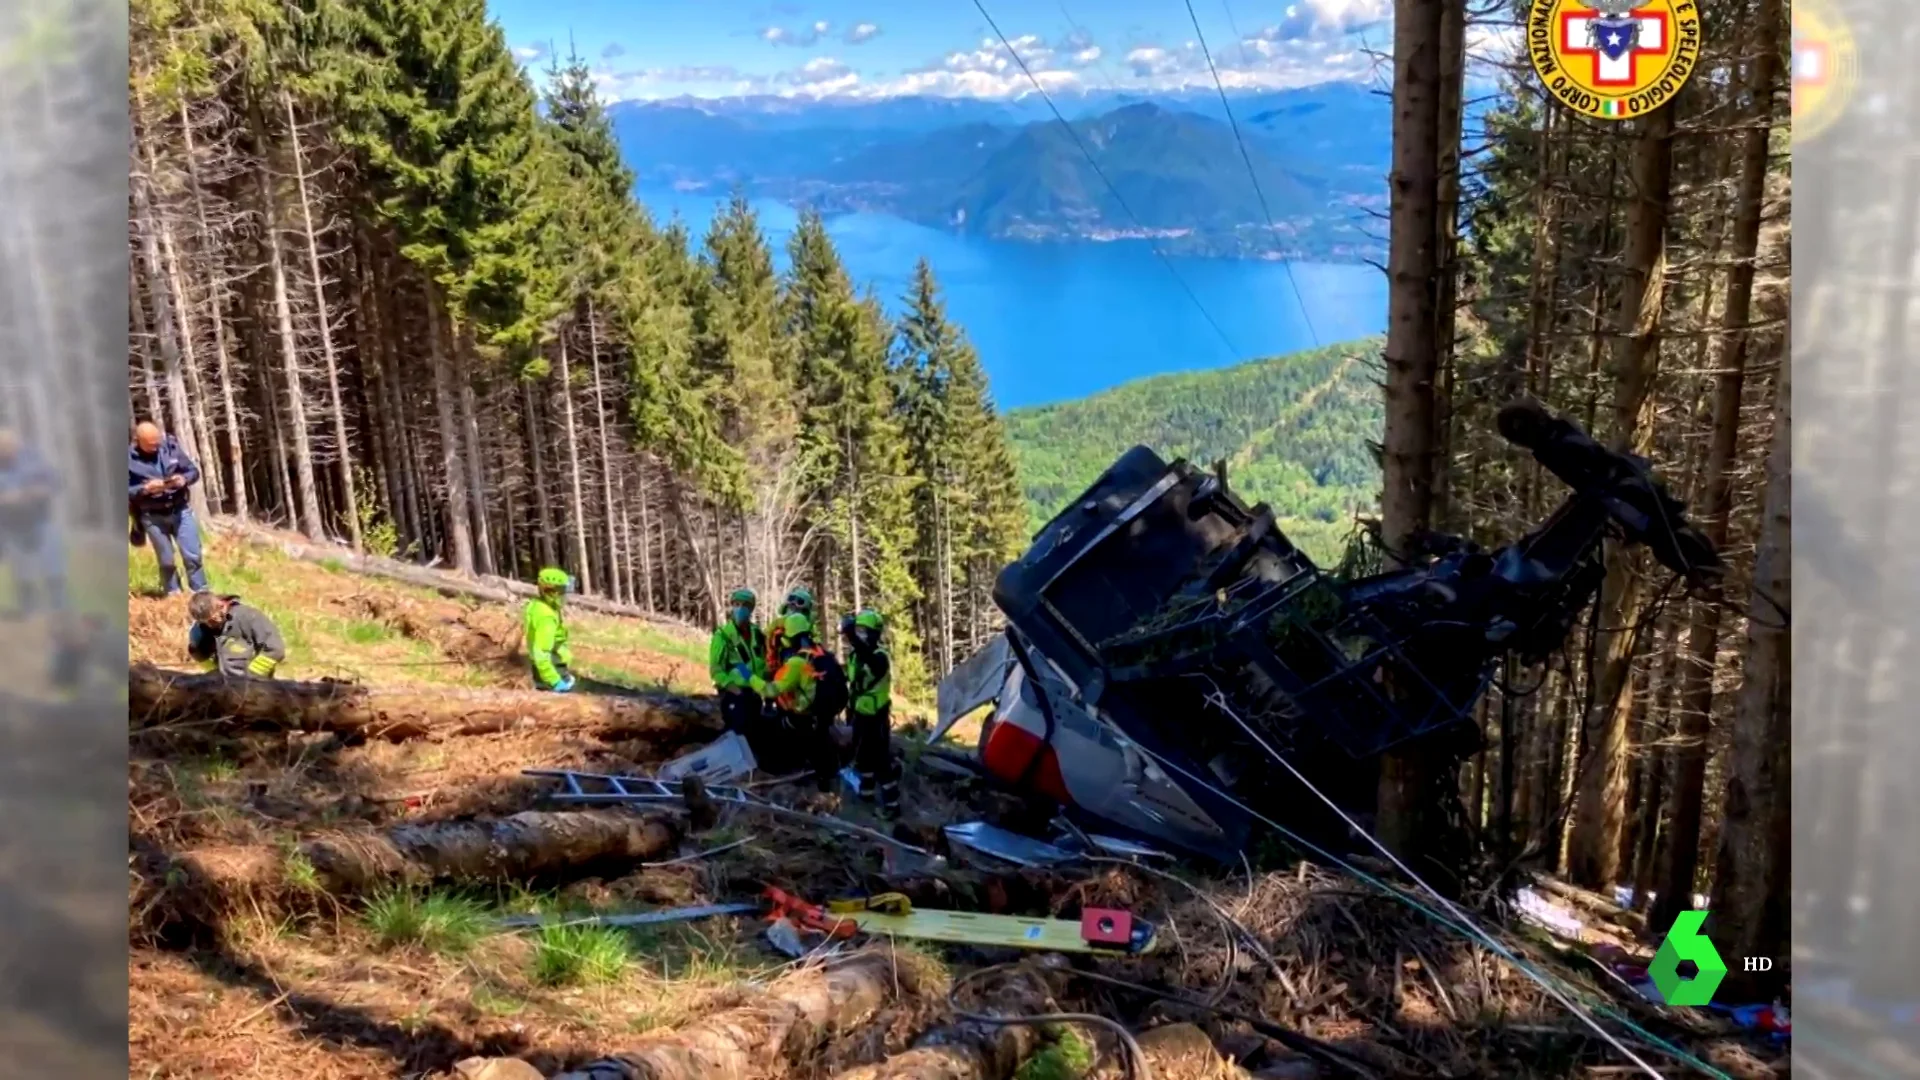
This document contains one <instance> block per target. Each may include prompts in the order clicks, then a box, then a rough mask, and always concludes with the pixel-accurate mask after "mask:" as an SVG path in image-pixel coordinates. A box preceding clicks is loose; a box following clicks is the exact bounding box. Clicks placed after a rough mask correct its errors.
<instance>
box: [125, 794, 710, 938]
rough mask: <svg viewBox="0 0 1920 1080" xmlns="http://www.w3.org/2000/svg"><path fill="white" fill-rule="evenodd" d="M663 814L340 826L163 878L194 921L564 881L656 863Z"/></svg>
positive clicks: (665, 844) (669, 846)
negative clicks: (313, 898) (407, 892)
mask: <svg viewBox="0 0 1920 1080" xmlns="http://www.w3.org/2000/svg"><path fill="white" fill-rule="evenodd" d="M679 838H680V837H679V831H678V830H677V829H676V828H675V827H674V824H673V821H672V819H671V818H669V817H667V816H664V815H647V816H643V815H639V814H634V813H629V812H627V811H622V810H565V811H540V810H528V811H525V812H523V813H518V814H514V815H513V816H511V817H505V818H500V819H498V820H495V821H447V822H433V823H425V824H407V825H399V826H396V827H394V828H391V829H388V830H385V831H384V832H381V831H375V830H371V829H367V830H339V831H334V832H328V833H321V834H319V835H316V836H312V837H309V838H308V839H305V840H302V841H300V842H299V843H298V844H296V845H294V846H293V848H292V849H291V850H288V851H281V850H278V849H275V848H270V847H264V846H250V845H217V846H210V847H204V848H197V849H194V850H190V851H185V852H181V853H180V854H178V855H174V856H172V857H171V859H170V861H169V863H170V864H169V865H168V866H167V867H166V868H165V870H164V871H163V874H162V876H163V879H166V880H176V878H175V872H176V871H177V874H178V876H177V881H178V883H179V885H180V888H181V889H182V895H181V896H180V897H179V898H178V899H179V901H180V902H179V903H177V904H175V905H174V906H175V907H176V908H180V909H183V912H182V913H183V914H186V915H188V916H189V921H200V922H209V923H211V922H215V921H217V920H218V919H219V917H221V916H223V915H224V914H226V913H228V912H231V911H235V910H246V909H247V908H248V907H250V906H251V905H254V904H265V905H269V906H274V907H277V906H280V905H281V904H283V903H285V902H286V901H288V900H290V899H292V898H293V897H295V896H296V895H299V894H303V893H311V892H313V891H315V890H318V891H320V892H324V893H327V894H331V895H336V896H340V895H347V894H352V893H363V892H368V891H371V890H373V889H376V888H380V887H385V886H405V885H424V884H427V883H430V882H436V881H457V882H476V883H478V882H493V881H501V880H513V881H525V880H527V879H530V878H540V879H549V880H551V879H556V878H562V877H567V876H573V875H577V874H580V873H584V872H588V871H595V870H600V869H603V868H608V869H611V868H614V867H620V866H625V865H626V864H630V863H635V862H644V861H646V860H649V859H656V858H659V857H660V856H662V855H665V854H667V853H669V852H671V851H672V850H673V849H674V847H675V845H676V844H678V843H679Z"/></svg>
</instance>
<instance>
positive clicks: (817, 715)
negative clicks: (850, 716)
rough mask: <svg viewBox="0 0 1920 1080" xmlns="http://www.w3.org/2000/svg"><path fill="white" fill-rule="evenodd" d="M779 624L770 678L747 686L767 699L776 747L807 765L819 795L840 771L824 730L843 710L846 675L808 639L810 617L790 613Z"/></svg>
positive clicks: (810, 635) (836, 754)
mask: <svg viewBox="0 0 1920 1080" xmlns="http://www.w3.org/2000/svg"><path fill="white" fill-rule="evenodd" d="M779 625H780V656H779V663H778V664H776V665H774V669H773V677H772V678H770V679H762V678H761V677H760V676H758V675H754V676H753V677H752V678H751V680H750V681H749V685H751V686H752V688H753V691H754V692H755V693H757V694H759V695H760V696H761V697H764V698H770V699H771V700H772V702H773V718H774V722H775V723H776V724H777V725H778V726H779V728H780V729H781V737H780V740H779V741H780V743H781V744H783V746H784V747H785V748H786V749H788V750H789V751H790V752H791V753H792V755H793V757H794V758H795V759H797V760H804V761H807V762H808V763H809V764H810V765H811V766H812V768H813V771H814V783H815V784H816V785H818V787H819V789H820V790H821V791H830V790H832V788H833V778H834V775H835V774H836V773H837V772H839V770H840V753H839V748H838V747H837V746H836V745H835V744H834V741H833V736H832V733H831V731H830V728H831V726H832V724H833V721H834V718H835V717H836V716H838V715H839V713H840V710H842V709H844V708H846V707H847V675H846V672H845V671H844V670H842V669H841V667H840V662H839V661H838V660H836V659H835V658H834V656H833V654H832V653H830V652H828V651H827V650H826V649H824V648H822V647H821V646H820V645H819V643H818V642H816V641H815V640H814V633H813V620H812V619H811V618H809V617H807V616H806V615H803V614H801V613H799V612H797V611H796V612H792V613H790V614H788V615H787V616H786V617H785V618H784V619H782V620H780V624H779ZM755 753H756V754H758V751H757V750H756V751H755Z"/></svg>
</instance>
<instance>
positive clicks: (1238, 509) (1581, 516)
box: [935, 401, 1720, 860]
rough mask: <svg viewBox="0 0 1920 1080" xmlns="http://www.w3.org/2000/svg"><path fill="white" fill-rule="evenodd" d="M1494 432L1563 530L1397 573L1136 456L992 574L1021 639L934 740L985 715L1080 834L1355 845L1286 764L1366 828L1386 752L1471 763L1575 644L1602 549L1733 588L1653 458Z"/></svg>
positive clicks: (1429, 549) (1540, 421) (968, 692)
mask: <svg viewBox="0 0 1920 1080" xmlns="http://www.w3.org/2000/svg"><path fill="white" fill-rule="evenodd" d="M1499 430H1500V433H1501V435H1502V436H1503V437H1504V438H1506V439H1507V440H1508V441H1509V442H1511V443H1514V444H1515V445H1517V446H1519V447H1521V448H1523V449H1525V450H1527V451H1529V452H1531V453H1532V455H1533V457H1534V458H1535V460H1536V461H1538V462H1539V463H1540V465H1541V466H1542V467H1543V468H1544V469H1545V470H1546V471H1548V472H1551V473H1553V474H1554V475H1555V476H1557V477H1559V478H1560V479H1561V480H1562V481H1563V482H1565V483H1566V484H1567V486H1568V487H1569V488H1570V489H1571V491H1570V493H1569V494H1568V495H1567V496H1566V497H1565V499H1564V500H1563V501H1562V502H1561V504H1560V506H1559V507H1558V508H1557V509H1556V510H1555V511H1554V512H1553V514H1552V515H1551V516H1549V517H1548V518H1547V520H1545V521H1544V522H1542V523H1541V524H1540V525H1539V526H1537V527H1536V528H1534V529H1533V530H1532V531H1530V532H1528V533H1527V534H1526V535H1525V536H1522V537H1521V538H1519V539H1518V540H1516V541H1514V542H1513V543H1510V544H1508V545H1506V546H1504V547H1500V548H1497V549H1494V550H1492V551H1487V550H1483V549H1481V548H1480V547H1478V546H1477V545H1474V544H1472V543H1471V542H1468V541H1465V540H1462V539H1459V538H1457V537H1448V536H1440V535H1429V536H1426V537H1424V538H1422V541H1421V543H1420V550H1418V551H1413V552H1403V553H1400V555H1401V558H1400V560H1399V561H1400V562H1401V563H1402V564H1403V565H1402V566H1401V568H1399V569H1394V570H1392V571H1389V572H1386V573H1381V574H1374V575H1370V576H1365V577H1357V578H1353V579H1342V578H1339V577H1336V576H1333V575H1330V574H1328V573H1326V572H1325V571H1323V570H1321V569H1320V568H1319V567H1317V566H1315V565H1314V563H1313V560H1312V559H1310V558H1308V557H1307V555H1306V553H1305V552H1303V551H1301V550H1300V549H1298V548H1296V547H1295V546H1294V545H1293V544H1292V543H1291V542H1290V541H1289V540H1288V539H1287V537H1286V535H1285V533H1283V532H1282V531H1281V530H1280V528H1279V527H1278V526H1277V525H1276V524H1275V522H1274V517H1273V514H1272V512H1271V511H1270V510H1269V509H1268V508H1267V507H1266V506H1264V505H1260V506H1255V507H1251V508H1250V507H1248V506H1247V505H1246V504H1245V503H1243V502H1242V501H1241V500H1240V499H1238V498H1237V497H1235V496H1234V494H1233V493H1232V492H1231V491H1229V490H1228V487H1227V483H1226V479H1225V477H1224V476H1223V475H1221V474H1219V473H1215V472H1208V471H1204V470H1200V469H1196V468H1194V467H1193V466H1192V465H1190V464H1188V463H1187V462H1186V461H1183V460H1182V461H1174V462H1173V463H1171V464H1168V463H1167V462H1165V461H1164V460H1162V459H1161V458H1160V457H1159V456H1158V455H1157V454H1155V453H1154V452H1153V451H1152V450H1150V449H1148V448H1146V447H1144V446H1136V447H1134V448H1133V449H1132V450H1129V451H1127V452H1126V453H1125V454H1124V455H1122V456H1121V457H1120V459H1119V460H1118V461H1116V462H1114V464H1113V465H1112V467H1110V468H1109V469H1108V470H1107V471H1106V472H1105V473H1103V474H1102V475H1101V476H1100V477H1099V479H1097V480H1096V481H1094V483H1093V485H1092V486H1091V487H1089V488H1088V489H1087V490H1086V492H1085V493H1084V494H1082V495H1081V496H1080V497H1079V498H1077V499H1075V500H1074V501H1073V502H1072V504H1070V505H1069V506H1067V507H1066V508H1065V509H1063V510H1061V511H1060V513H1059V514H1058V515H1056V516H1055V517H1054V518H1053V520H1052V521H1050V522H1048V523H1047V525H1046V526H1045V527H1044V528H1043V529H1041V530H1040V532H1039V534H1038V535H1036V536H1035V538H1034V540H1033V543H1032V546H1031V547H1030V548H1029V549H1028V550H1027V552H1026V554H1025V555H1024V556H1023V557H1021V559H1020V560H1019V561H1017V562H1015V563H1013V564H1012V565H1010V566H1008V567H1006V568H1005V569H1004V570H1003V571H1002V572H1001V573H1000V576H999V578H998V580H997V581H996V582H995V586H994V601H995V603H996V604H998V605H999V607H1000V609H1001V610H1002V611H1003V612H1004V613H1005V615H1006V617H1007V622H1008V624H1009V626H1008V629H1007V630H1006V631H1005V632H1004V633H1002V634H1001V635H1000V636H999V637H997V638H995V639H994V640H993V641H992V642H991V643H990V644H989V645H988V646H987V647H986V648H984V649H983V650H981V651H980V652H979V653H977V654H975V655H974V656H973V657H971V658H969V659H968V660H967V661H965V662H964V663H962V664H961V665H960V666H959V667H957V668H955V669H954V671H953V672H952V673H950V674H949V675H948V676H947V678H946V679H945V680H944V681H943V682H942V683H941V685H940V692H939V698H940V700H939V706H940V727H939V729H938V730H936V732H935V738H936V739H938V737H939V736H940V735H942V734H944V732H945V730H946V729H947V728H949V727H951V726H952V724H953V723H954V722H955V721H956V720H958V719H959V718H960V717H962V716H964V715H967V714H968V713H970V712H972V711H973V710H975V709H977V708H979V707H980V706H982V705H986V704H989V703H991V704H992V705H993V709H992V712H991V714H990V716H989V718H988V720H987V721H986V724H985V726H984V728H983V730H982V734H981V738H980V745H979V749H978V751H977V760H976V762H975V765H976V767H978V768H980V769H981V770H982V771H984V772H985V773H987V774H988V775H989V776H991V777H992V778H994V779H995V780H997V781H998V782H1000V783H1003V784H1006V785H1008V786H1010V787H1012V788H1014V789H1015V790H1018V791H1022V792H1025V793H1027V794H1030V795H1035V796H1043V797H1046V798H1048V799H1051V800H1054V801H1056V802H1058V803H1059V804H1060V805H1061V806H1062V808H1063V809H1064V810H1065V811H1066V813H1067V816H1068V817H1069V818H1070V819H1073V820H1076V821H1078V822H1079V823H1080V824H1082V825H1084V826H1086V827H1088V828H1098V829H1100V830H1101V831H1103V832H1108V833H1118V834H1120V835H1125V836H1129V837H1133V838H1137V839H1140V840H1144V841H1146V842H1149V843H1155V844H1160V845H1164V846H1167V847H1171V848H1174V849H1177V850H1179V851H1182V852H1184V853H1187V854H1189V855H1201V856H1205V857H1209V858H1215V859H1222V860H1235V859H1237V858H1238V854H1239V853H1240V852H1241V851H1243V850H1244V849H1245V848H1246V846H1247V844H1248V841H1249V839H1250V836H1251V833H1252V829H1253V827H1254V824H1255V821H1256V818H1255V816H1254V813H1255V812H1257V813H1258V814H1259V815H1262V816H1266V817H1269V818H1271V819H1273V820H1274V821H1276V822H1279V823H1281V824H1283V825H1286V826H1287V827H1288V828H1289V829H1290V830H1295V831H1300V830H1305V831H1306V832H1307V833H1317V834H1319V835H1320V836H1322V837H1329V836H1330V837H1335V838H1337V837H1338V836H1341V835H1344V828H1345V827H1344V824H1343V823H1340V822H1339V821H1338V818H1337V816H1335V815H1334V814H1333V812H1332V811H1331V810H1329V809H1328V808H1327V807H1326V805H1325V804H1324V802H1323V801H1322V800H1321V799H1320V798H1319V797H1318V796H1316V795H1315V794H1314V793H1313V792H1312V791H1309V790H1308V789H1307V788H1306V786H1305V785H1304V784H1302V783H1301V782H1300V780H1298V779H1296V778H1295V777H1294V776H1293V775H1292V773H1291V772H1290V771H1289V770H1288V769H1287V768H1286V766H1285V765H1283V764H1282V762H1281V761H1280V760H1279V759H1281V758H1284V759H1285V761H1286V762H1287V763H1288V764H1290V765H1292V766H1293V767H1294V768H1295V769H1297V770H1299V772H1300V773H1301V774H1302V775H1303V776H1304V777H1306V778H1307V779H1309V780H1311V781H1312V783H1313V784H1314V786H1315V787H1316V788H1318V789H1319V790H1320V791H1322V792H1324V793H1325V794H1326V795H1327V796H1328V798H1330V799H1331V800H1332V801H1333V802H1335V803H1336V804H1338V805H1339V806H1341V807H1342V808H1343V809H1345V810H1346V811H1347V812H1348V813H1350V814H1352V815H1353V816H1354V817H1355V819H1356V820H1358V821H1362V822H1367V821H1368V820H1369V815H1370V811H1371V809H1372V806H1373V801H1374V792H1375V787H1376V782H1377V775H1378V765H1377V763H1378V758H1379V756H1380V755H1381V754H1382V753H1383V752H1385V751H1387V750H1389V749H1392V748H1395V747H1398V746H1401V745H1403V744H1410V743H1415V742H1419V743H1423V744H1424V747H1423V749H1425V750H1427V751H1429V752H1432V753H1435V754H1442V755H1451V756H1453V757H1454V758H1455V759H1456V760H1457V759H1459V758H1463V757H1465V756H1466V755H1468V754H1471V753H1472V752H1473V751H1474V750H1475V749H1477V748H1478V746H1479V744H1480V743H1479V740H1480V736H1479V731H1478V728H1477V727H1476V725H1475V724H1474V722H1473V711H1474V705H1475V702H1476V701H1477V700H1478V699H1479V697H1480V695H1481V694H1482V693H1484V692H1485V690H1486V688H1487V686H1488V684H1489V682H1490V680H1491V678H1492V677H1493V674H1494V671H1495V668H1496V666H1497V665H1498V663H1499V661H1500V660H1501V658H1502V657H1503V656H1506V655H1508V654H1512V655H1513V657H1514V658H1515V659H1516V660H1517V661H1519V662H1520V663H1522V664H1529V663H1537V662H1539V661H1542V660H1544V659H1546V657H1547V656H1548V655H1549V654H1551V653H1553V652H1554V651H1556V650H1558V649H1559V648H1560V647H1561V646H1562V644H1563V643H1564V642H1565V641H1566V639H1567V637H1568V634H1569V632H1570V631H1571V629H1572V627H1573V625H1574V623H1575V621H1576V620H1578V619H1579V618H1580V617H1581V615H1582V612H1583V611H1584V610H1585V609H1586V608H1587V607H1588V606H1589V605H1590V604H1591V603H1592V601H1593V599H1594V597H1595V595H1596V594H1597V593H1598V591H1599V589H1600V584H1601V579H1602V578H1603V577H1604V574H1605V563H1604V545H1605V541H1606V540H1608V539H1609V538H1613V539H1615V540H1617V541H1619V542H1623V543H1627V544H1639V545H1645V546H1647V547H1648V548H1649V549H1650V550H1651V553H1652V554H1653V556H1654V558H1655V559H1656V560H1657V561H1658V562H1660V563H1661V564H1663V565H1665V566H1666V567H1668V568H1669V569H1670V570H1672V571H1673V572H1674V573H1675V574H1676V575H1677V576H1678V577H1679V578H1680V579H1683V580H1684V581H1685V582H1686V583H1687V585H1688V586H1689V587H1699V586H1701V585H1704V584H1706V583H1707V582H1708V581H1709V580H1711V579H1712V578H1714V577H1715V576H1717V575H1718V574H1719V572H1720V561H1719V558H1718V556H1717V555H1716V553H1715V552H1714V550H1713V547H1712V545H1711V544H1710V543H1708V541H1707V540H1706V538H1705V537H1704V536H1703V535H1702V534H1701V533H1700V532H1699V531H1698V530H1697V529H1695V528H1694V527H1693V526H1692V525H1691V524H1689V523H1688V522H1687V520H1686V517H1685V513H1684V507H1683V506H1682V505H1681V504H1680V503H1679V502H1678V501H1677V500H1675V499H1674V498H1672V497H1671V496H1670V495H1669V494H1668V493H1667V491H1666V489H1665V488H1664V487H1663V486H1662V485H1661V484H1660V483H1659V482H1658V481H1657V480H1655V479H1654V477H1653V475H1652V473H1651V471H1650V469H1649V468H1648V465H1647V463H1646V461H1644V460H1643V459H1641V458H1638V457H1635V456H1633V455H1630V454H1622V453H1616V452H1614V451H1611V450H1609V449H1607V448H1605V447H1603V446H1601V445H1600V444H1598V443H1597V442H1595V441H1594V440H1593V439H1592V438H1590V437H1589V436H1587V434H1586V433H1584V432H1582V431H1581V430H1580V429H1579V428H1578V427H1576V426H1574V425H1573V424H1571V423H1569V422H1568V421H1566V420H1564V419H1562V418H1560V417H1557V416H1554V415H1553V414H1551V413H1549V412H1548V411H1547V410H1545V409H1544V408H1543V407H1541V406H1540V405H1538V404H1537V403H1534V402H1531V401H1523V402H1518V403H1515V404H1512V405H1509V406H1507V407H1506V408H1505V409H1503V410H1501V413H1500V416H1499ZM1453 801H1454V802H1455V803H1457V802H1458V800H1457V799H1455V800H1453ZM1328 830H1333V831H1332V832H1329V831H1328Z"/></svg>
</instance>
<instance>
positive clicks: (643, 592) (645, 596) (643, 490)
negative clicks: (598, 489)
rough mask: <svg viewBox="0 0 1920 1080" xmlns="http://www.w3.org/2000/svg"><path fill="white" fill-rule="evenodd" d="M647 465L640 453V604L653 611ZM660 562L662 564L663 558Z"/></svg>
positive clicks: (650, 520)
mask: <svg viewBox="0 0 1920 1080" xmlns="http://www.w3.org/2000/svg"><path fill="white" fill-rule="evenodd" d="M647 466H648V459H647V457H646V456H645V455H642V457H641V459H640V477H639V487H640V500H639V501H640V582H641V585H640V601H641V606H643V607H645V608H646V609H647V610H648V611H654V610H657V609H656V608H655V607H654V606H653V567H654V559H653V521H652V504H653V499H652V497H651V496H652V493H653V484H652V482H651V479H650V478H649V477H648V475H647V472H648V468H647ZM661 562H662V563H663V564H664V562H665V559H664V558H663V559H662V560H661Z"/></svg>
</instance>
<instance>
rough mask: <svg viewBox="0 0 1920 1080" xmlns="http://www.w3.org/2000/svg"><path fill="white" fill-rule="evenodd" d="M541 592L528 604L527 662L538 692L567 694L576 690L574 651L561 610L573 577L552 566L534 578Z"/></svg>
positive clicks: (526, 631)
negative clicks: (571, 670)
mask: <svg viewBox="0 0 1920 1080" xmlns="http://www.w3.org/2000/svg"><path fill="white" fill-rule="evenodd" d="M534 584H536V585H537V586H539V588H540V591H539V593H538V594H536V595H535V596H534V598H533V599H531V600H529V601H527V611H526V623H525V625H526V630H525V634H526V642H527V663H528V664H530V665H531V666H532V668H533V685H534V687H535V688H536V689H540V690H552V691H553V692H555V693H557V694H564V693H567V692H568V691H570V690H572V689H573V673H572V672H570V671H568V670H567V669H568V668H569V667H571V666H573V650H571V649H569V648H567V622H566V619H565V617H564V616H563V614H562V608H563V606H564V601H565V598H566V595H567V590H568V589H570V588H572V586H573V578H571V577H569V576H567V572H566V571H565V570H561V569H558V568H556V567H552V566H549V567H547V568H546V569H544V570H542V571H540V574H539V576H538V577H536V578H535V579H534Z"/></svg>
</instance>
